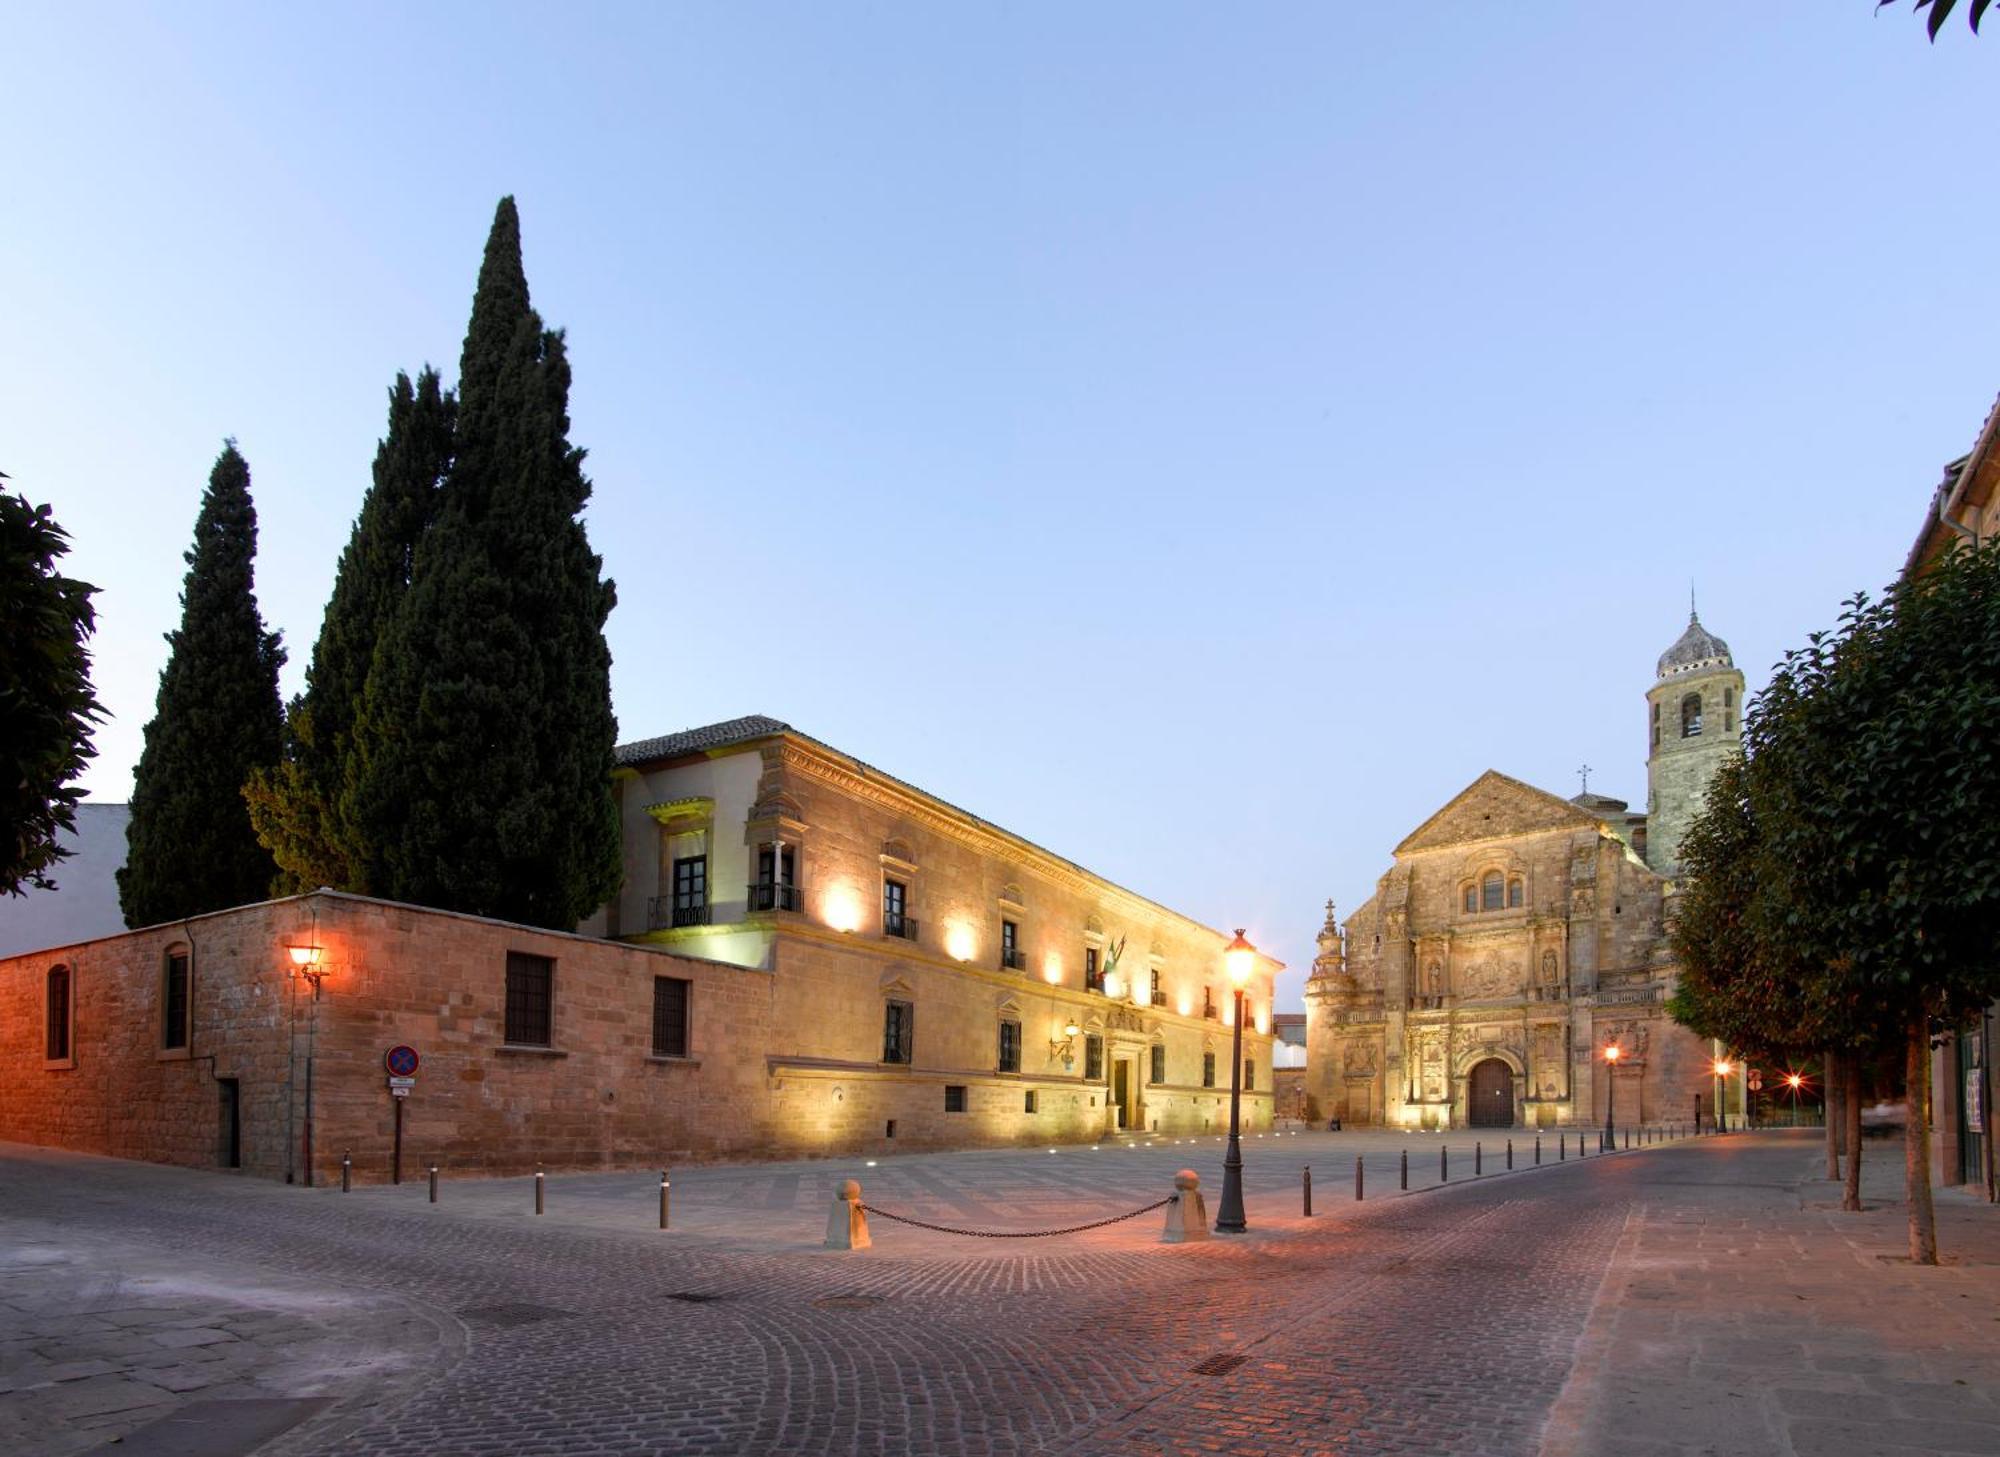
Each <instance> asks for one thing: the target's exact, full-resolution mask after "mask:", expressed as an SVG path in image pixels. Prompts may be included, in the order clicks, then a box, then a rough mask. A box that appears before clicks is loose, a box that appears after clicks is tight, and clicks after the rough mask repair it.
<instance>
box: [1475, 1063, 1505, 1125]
mask: <svg viewBox="0 0 2000 1457" xmlns="http://www.w3.org/2000/svg"><path fill="white" fill-rule="evenodd" d="M1465 1101H1466V1109H1465V1121H1466V1122H1467V1123H1469V1124H1471V1125H1472V1126H1473V1127H1474V1128H1512V1127H1513V1126H1514V1071H1513V1069H1512V1068H1510V1067H1508V1066H1507V1064H1506V1063H1504V1062H1502V1061H1501V1060H1500V1059H1499V1058H1497V1057H1489V1058H1487V1059H1486V1060H1485V1061H1484V1062H1478V1063H1474V1064H1473V1067H1472V1072H1471V1074H1470V1075H1469V1076H1468V1077H1467V1078H1466V1080H1465Z"/></svg>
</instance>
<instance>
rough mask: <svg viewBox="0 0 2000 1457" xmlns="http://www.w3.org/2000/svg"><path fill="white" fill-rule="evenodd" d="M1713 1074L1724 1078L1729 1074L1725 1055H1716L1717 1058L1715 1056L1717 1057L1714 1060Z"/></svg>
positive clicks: (1727, 1060)
mask: <svg viewBox="0 0 2000 1457" xmlns="http://www.w3.org/2000/svg"><path fill="white" fill-rule="evenodd" d="M1715 1075H1716V1076H1717V1077H1719V1078H1726V1077H1728V1076H1729V1059H1728V1058H1726V1057H1718V1058H1717V1059H1716V1060H1715Z"/></svg>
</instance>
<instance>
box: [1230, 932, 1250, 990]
mask: <svg viewBox="0 0 2000 1457" xmlns="http://www.w3.org/2000/svg"><path fill="white" fill-rule="evenodd" d="M1222 966H1223V969H1224V970H1225V971H1227V972H1228V973H1229V979H1230V981H1232V982H1234V983H1235V984H1236V985H1237V986H1239V987H1246V986H1248V985H1250V973H1251V972H1252V971H1255V970H1256V968H1257V948H1256V947H1255V946H1252V945H1251V944H1250V943H1249V941H1247V940H1246V939H1244V936H1243V928H1242V927H1241V926H1238V927H1237V928H1236V939H1235V940H1234V941H1231V942H1230V943H1229V944H1228V945H1227V946H1225V947H1223V948H1222Z"/></svg>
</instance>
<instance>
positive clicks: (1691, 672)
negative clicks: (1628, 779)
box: [1646, 600, 1743, 876]
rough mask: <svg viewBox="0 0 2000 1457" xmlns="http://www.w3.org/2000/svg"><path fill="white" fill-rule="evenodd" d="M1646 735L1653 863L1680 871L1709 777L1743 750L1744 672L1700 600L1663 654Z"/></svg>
mask: <svg viewBox="0 0 2000 1457" xmlns="http://www.w3.org/2000/svg"><path fill="white" fill-rule="evenodd" d="M1646 742H1647V751H1646V791H1647V794H1646V863H1647V864H1648V865H1650V866H1652V867H1653V869H1655V870H1657V871H1658V872H1659V873H1660V874H1662V875H1668V876H1672V875H1678V874H1679V873H1680V849H1681V837H1682V836H1684V835H1685V834H1686V833H1687V828H1688V825H1689V823H1690V822H1691V821H1693V819H1694V817H1695V816H1696V815H1698V814H1700V813H1701V808H1702V803H1703V801H1704V800H1705V799H1706V798H1707V795H1708V782H1709V780H1710V779H1712V778H1714V777H1715V771H1716V770H1717V769H1719V768H1721V767H1722V765H1723V763H1724V762H1725V761H1726V760H1728V758H1729V757H1730V756H1731V755H1733V754H1739V753H1741V752H1742V751H1743V675H1742V674H1741V673H1739V672H1738V671H1737V670H1736V664H1735V662H1734V661H1733V660H1732V659H1731V658H1730V656H1729V644H1728V643H1726V642H1724V641H1723V640H1722V639H1721V638H1719V637H1717V636H1716V635H1715V634H1714V633H1712V632H1710V631H1709V630H1708V629H1707V628H1705V627H1703V626H1702V625H1701V618H1700V617H1698V616H1697V615H1696V614H1695V611H1694V604H1693V601H1692V600H1690V601H1689V604H1688V625H1687V631H1686V632H1684V633H1682V634H1681V635H1680V638H1679V639H1678V640H1677V641H1676V642H1675V643H1674V645H1673V646H1672V647H1670V648H1668V649H1667V650H1666V651H1665V652H1664V653H1662V654H1660V662H1659V672H1658V675H1657V678H1656V681H1655V682H1654V684H1653V687H1652V690H1651V691H1650V692H1648V693H1647V694H1646Z"/></svg>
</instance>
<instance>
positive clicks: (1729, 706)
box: [1722, 688, 1736, 734]
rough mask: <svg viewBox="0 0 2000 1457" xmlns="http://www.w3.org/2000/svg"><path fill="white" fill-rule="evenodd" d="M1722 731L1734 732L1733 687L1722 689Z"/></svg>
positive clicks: (1734, 703)
mask: <svg viewBox="0 0 2000 1457" xmlns="http://www.w3.org/2000/svg"><path fill="white" fill-rule="evenodd" d="M1722 731H1723V732H1724V733H1726V734H1733V733H1735V732H1736V690H1735V689H1734V688H1725V689H1723V690H1722Z"/></svg>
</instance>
